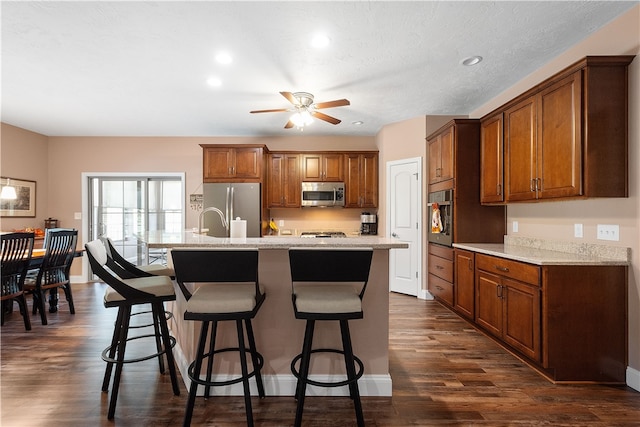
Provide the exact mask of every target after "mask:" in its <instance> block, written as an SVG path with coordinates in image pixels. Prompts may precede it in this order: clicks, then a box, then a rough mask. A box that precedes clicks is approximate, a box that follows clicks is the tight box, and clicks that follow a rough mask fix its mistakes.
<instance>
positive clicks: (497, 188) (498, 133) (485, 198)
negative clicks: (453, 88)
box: [480, 113, 504, 203]
mask: <svg viewBox="0 0 640 427" xmlns="http://www.w3.org/2000/svg"><path fill="white" fill-rule="evenodd" d="M502 117H503V115H502V113H498V114H496V115H494V116H491V117H489V118H486V119H483V120H482V122H481V123H480V163H481V164H482V169H481V171H480V172H481V175H480V201H481V202H482V203H501V202H503V201H504V183H503V176H504V175H503V171H502V166H503V153H504V152H503V140H502V121H503V120H502Z"/></svg>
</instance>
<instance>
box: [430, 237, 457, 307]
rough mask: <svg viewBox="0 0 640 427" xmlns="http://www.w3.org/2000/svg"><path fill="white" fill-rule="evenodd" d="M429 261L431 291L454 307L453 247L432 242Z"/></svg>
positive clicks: (437, 297)
mask: <svg viewBox="0 0 640 427" xmlns="http://www.w3.org/2000/svg"><path fill="white" fill-rule="evenodd" d="M428 263H429V267H428V270H429V279H428V284H427V289H428V290H429V293H430V294H431V295H433V296H434V297H435V298H436V299H437V300H439V301H441V302H443V303H444V304H446V305H448V306H449V307H453V248H448V247H446V246H441V245H435V244H432V243H430V244H429V260H428Z"/></svg>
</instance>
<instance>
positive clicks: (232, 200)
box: [202, 183, 262, 237]
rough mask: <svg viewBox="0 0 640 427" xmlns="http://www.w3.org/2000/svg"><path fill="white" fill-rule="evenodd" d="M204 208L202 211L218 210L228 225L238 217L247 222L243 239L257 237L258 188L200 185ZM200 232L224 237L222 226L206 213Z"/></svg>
mask: <svg viewBox="0 0 640 427" xmlns="http://www.w3.org/2000/svg"><path fill="white" fill-rule="evenodd" d="M203 198H204V201H203V202H204V205H203V207H204V208H205V209H206V208H208V207H210V206H214V207H216V208H218V209H220V210H221V211H222V212H223V213H224V215H225V218H226V220H227V223H230V221H231V220H232V219H236V218H237V217H240V219H244V220H246V221H247V237H260V226H261V213H262V196H261V193H260V184H256V183H242V184H237V183H220V184H204V190H203ZM202 222H203V228H208V229H209V231H208V232H207V234H208V235H209V236H214V237H228V236H229V234H228V231H227V230H225V228H224V227H223V226H222V221H221V220H220V216H219V215H218V214H216V212H213V211H212V212H206V213H205V214H204V217H203V218H202Z"/></svg>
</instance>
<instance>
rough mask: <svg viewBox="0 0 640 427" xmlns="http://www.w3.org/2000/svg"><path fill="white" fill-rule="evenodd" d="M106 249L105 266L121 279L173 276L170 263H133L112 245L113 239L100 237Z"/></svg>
mask: <svg viewBox="0 0 640 427" xmlns="http://www.w3.org/2000/svg"><path fill="white" fill-rule="evenodd" d="M100 240H102V243H104V246H105V248H106V249H107V256H108V257H109V259H108V261H107V267H109V268H110V269H112V270H113V271H114V272H115V273H116V274H117V275H118V276H120V277H122V278H123V279H131V278H134V277H145V276H169V277H171V278H174V277H175V272H174V271H173V268H172V267H171V266H170V265H168V266H167V265H163V264H144V265H135V264H133V263H131V262H129V261H127V259H126V258H124V257H123V256H122V255H120V253H119V252H118V250H117V249H116V248H115V246H114V245H113V241H112V240H111V239H110V238H108V237H100Z"/></svg>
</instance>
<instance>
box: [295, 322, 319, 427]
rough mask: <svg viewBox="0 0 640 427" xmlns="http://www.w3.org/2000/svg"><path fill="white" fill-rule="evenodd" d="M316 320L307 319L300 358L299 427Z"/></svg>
mask: <svg viewBox="0 0 640 427" xmlns="http://www.w3.org/2000/svg"><path fill="white" fill-rule="evenodd" d="M314 327H315V320H307V325H306V327H305V331H304V342H303V344H302V359H300V378H298V384H297V386H296V399H298V405H297V407H296V420H295V423H294V426H296V427H299V426H300V425H301V424H302V411H303V410H304V395H305V392H306V388H307V377H308V376H309V363H310V360H311V345H312V344H313V330H314Z"/></svg>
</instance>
